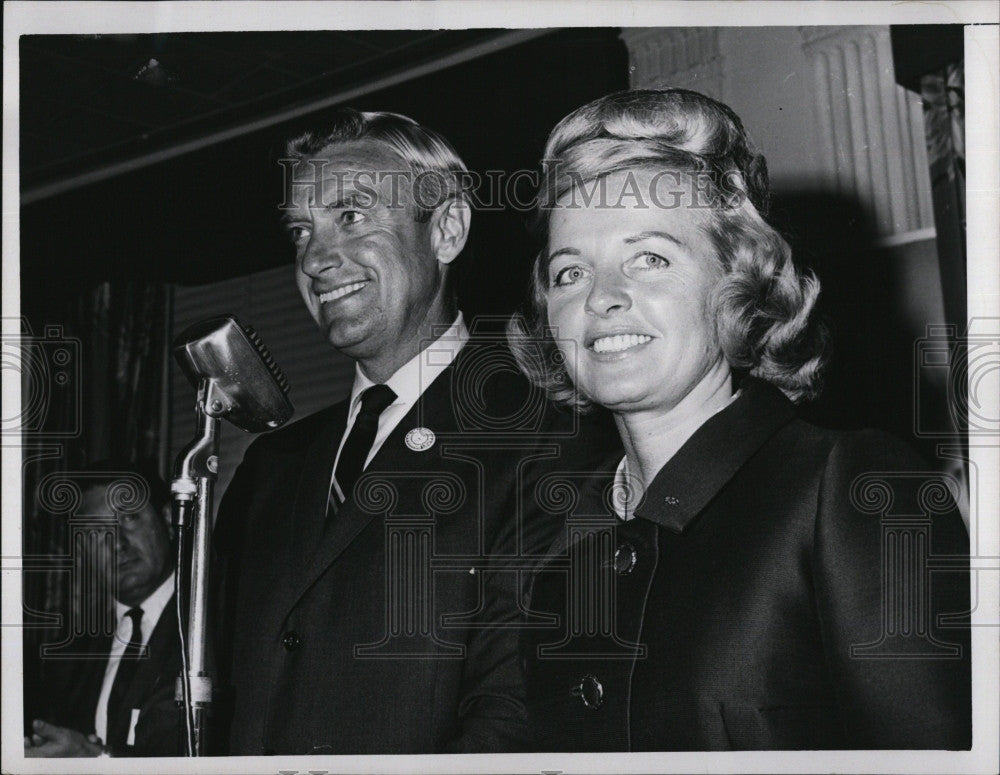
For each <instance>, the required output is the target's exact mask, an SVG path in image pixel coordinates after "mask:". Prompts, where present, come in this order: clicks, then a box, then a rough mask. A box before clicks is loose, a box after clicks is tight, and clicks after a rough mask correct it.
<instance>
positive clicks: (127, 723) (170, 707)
mask: <svg viewBox="0 0 1000 775" xmlns="http://www.w3.org/2000/svg"><path fill="white" fill-rule="evenodd" d="M71 478H72V477H71ZM78 486H80V488H81V491H82V492H81V498H80V502H79V505H78V507H77V509H76V515H75V516H77V517H78V518H79V517H80V516H85V517H86V521H87V522H88V525H87V527H86V528H84V529H79V530H78V532H77V533H76V535H75V536H74V540H75V541H79V542H81V543H82V544H83V546H84V550H83V551H84V553H83V554H81V555H79V559H80V560H81V561H82V562H84V563H86V564H87V565H89V569H90V570H91V571H93V573H94V574H95V576H96V578H97V579H98V582H97V583H96V584H94V585H92V586H91V587H90V588H89V589H85V590H82V592H83V595H84V599H83V600H81V607H82V609H83V610H84V611H85V613H84V614H83V617H85V618H84V620H83V621H81V622H79V623H78V624H82V625H87V624H88V623H89V624H96V623H99V622H101V621H102V620H103V621H104V622H110V621H111V617H110V616H105V614H106V613H108V614H109V613H111V612H110V611H107V609H105V608H104V606H106V605H108V604H112V605H113V606H114V612H113V621H114V632H113V633H108V632H102V631H101V630H102V629H103V628H102V627H91V626H80V627H76V628H74V629H77V630H80V631H82V632H83V633H84V635H83V636H82V637H75V638H71V639H70V640H68V641H67V642H66V643H64V644H54V645H53V646H52V647H48V648H46V653H45V654H43V656H42V659H43V669H44V674H45V675H44V680H43V683H42V685H43V687H44V697H43V704H44V705H46V709H45V711H44V712H43V713H42V714H41V715H42V716H43V718H36V719H34V720H33V722H32V725H31V733H30V735H29V736H27V737H25V741H24V754H25V756H26V757H66V756H80V757H84V756H175V755H177V754H178V753H180V747H179V741H180V738H179V736H178V733H179V724H178V721H179V715H178V714H179V711H178V710H177V708H176V706H175V704H174V682H175V679H176V678H177V676H178V675H179V674H180V671H181V660H180V641H179V639H178V630H177V616H176V610H175V597H174V557H173V552H172V549H171V542H172V527H171V521H170V501H169V490H168V489H167V487H166V485H165V484H164V483H163V482H162V480H160V479H159V477H158V476H157V475H156V474H155V473H152V472H148V471H143V472H139V471H137V470H136V468H135V467H134V466H131V465H129V464H123V463H120V462H115V461H105V462H102V463H98V464H95V465H94V466H92V467H91V468H90V469H89V470H88V471H87V472H86V473H85V474H83V475H81V476H80V477H78ZM146 493H148V497H146ZM111 536H113V537H114V538H113V544H112V540H111ZM112 545H113V547H114V549H113V551H111V550H110V549H111V547H112ZM87 571H88V569H87V568H83V569H82V570H81V572H80V573H78V574H77V575H81V577H86V576H87V575H88V573H87ZM105 589H107V590H110V591H111V593H112V595H113V598H114V600H113V601H111V600H109V601H108V602H107V603H106V602H105V601H104V600H103V595H101V597H102V599H100V600H93V599H89V598H90V597H92V596H93V595H94V594H97V595H100V593H101V591H102V590H105ZM88 593H90V594H89V595H88ZM95 614H96V615H95ZM88 631H89V632H88Z"/></svg>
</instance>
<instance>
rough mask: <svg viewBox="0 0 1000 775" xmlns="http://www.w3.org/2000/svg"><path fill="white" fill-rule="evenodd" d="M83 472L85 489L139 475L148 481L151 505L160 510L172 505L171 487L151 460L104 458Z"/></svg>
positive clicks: (88, 466) (82, 484)
mask: <svg viewBox="0 0 1000 775" xmlns="http://www.w3.org/2000/svg"><path fill="white" fill-rule="evenodd" d="M82 472H83V473H84V474H86V478H83V479H81V481H80V486H81V488H83V489H84V490H90V489H93V488H96V487H103V488H107V487H109V486H111V485H113V484H114V483H115V481H116V480H125V479H126V478H127V477H130V476H131V477H136V476H137V477H139V478H140V479H142V480H143V481H144V482H145V483H146V489H147V490H148V499H149V505H150V506H152V507H153V508H154V509H155V510H156V511H157V512H159V511H161V510H162V509H163V508H164V507H165V506H169V505H170V500H171V496H170V487H169V486H168V485H167V483H166V482H165V481H163V477H161V476H160V473H159V471H157V470H156V467H155V466H154V465H153V464H151V463H149V462H145V461H140V462H133V461H130V460H126V459H124V458H104V459H103V460H98V461H95V462H93V463H91V464H89V465H87V466H85V467H84V468H83V469H82ZM105 475H106V476H105ZM126 500H127V499H126Z"/></svg>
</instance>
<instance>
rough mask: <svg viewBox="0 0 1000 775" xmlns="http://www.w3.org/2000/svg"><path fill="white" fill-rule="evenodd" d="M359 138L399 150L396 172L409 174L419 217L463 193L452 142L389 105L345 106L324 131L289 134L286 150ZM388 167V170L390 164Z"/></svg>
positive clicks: (303, 152)
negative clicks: (371, 108) (371, 107)
mask: <svg viewBox="0 0 1000 775" xmlns="http://www.w3.org/2000/svg"><path fill="white" fill-rule="evenodd" d="M357 140H373V141H375V142H379V143H382V144H383V145H385V146H387V147H388V148H389V149H390V150H392V151H393V152H394V153H395V154H396V155H397V156H399V158H400V160H401V161H402V163H403V165H404V167H403V168H402V169H400V170H392V172H396V173H399V174H401V175H405V176H406V177H408V178H409V179H410V182H411V190H412V192H413V196H414V200H415V203H416V218H417V220H418V221H421V222H426V221H427V220H429V219H430V217H431V214H432V213H433V212H434V210H436V209H437V207H438V206H439V205H441V204H442V203H444V202H445V201H447V200H448V199H452V198H456V197H458V198H463V199H466V200H467V201H468V196H467V194H466V193H465V188H464V186H465V182H466V180H467V178H468V168H467V167H466V166H465V163H464V162H463V161H462V159H461V158H460V157H459V155H458V153H457V151H455V149H454V148H453V147H452V145H451V143H449V142H448V141H447V140H445V139H444V137H442V136H441V135H440V134H438V133H437V132H435V131H434V130H433V129H428V128H427V127H425V126H422V125H420V124H418V123H417V122H416V121H414V120H413V119H412V118H408V117H406V116H403V115H400V114H399V113H388V112H385V111H374V112H362V111H358V110H354V109H353V108H341V109H339V110H337V111H336V112H335V113H334V115H333V116H332V117H331V118H330V119H329V123H328V124H327V125H326V126H325V127H324V129H323V130H321V131H307V132H303V133H302V134H299V135H296V136H295V137H292V138H291V139H289V140H288V142H287V143H286V147H285V153H286V156H287V157H289V158H291V159H305V158H308V157H313V156H316V155H318V154H319V153H320V152H321V151H323V150H324V149H326V148H328V147H329V146H331V145H338V144H340V143H349V142H354V141H357ZM386 172H388V170H386Z"/></svg>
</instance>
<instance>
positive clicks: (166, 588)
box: [94, 573, 174, 740]
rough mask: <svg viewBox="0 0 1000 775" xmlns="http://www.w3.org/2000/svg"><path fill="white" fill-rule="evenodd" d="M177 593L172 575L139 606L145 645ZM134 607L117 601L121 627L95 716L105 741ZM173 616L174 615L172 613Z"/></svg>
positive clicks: (101, 736)
mask: <svg viewBox="0 0 1000 775" xmlns="http://www.w3.org/2000/svg"><path fill="white" fill-rule="evenodd" d="M173 594H174V574H173V573H171V574H170V576H169V577H167V579H166V581H164V582H163V583H162V584H160V586H158V587H157V588H156V591H155V592H153V594H151V595H150V596H149V597H147V598H146V599H145V600H143V601H142V602H141V603H140V604H139V608H141V609H142V622H141V624H140V625H139V626H140V628H141V629H142V645H143V646H146V645H147V644H148V643H149V636H150V635H152V634H153V630H154V629H156V623H157V622H158V621H160V615H161V614H163V609H164V608H166V607H167V603H169V602H170V598H171V597H172V596H173ZM133 607H134V606H130V605H125V604H124V603H119V602H118V601H117V600H116V601H115V613H116V614H117V616H118V628H117V629H116V630H115V635H114V637H113V638H112V639H111V656H110V657H109V659H108V666H107V667H106V668H105V670H104V683H102V684H101V694H100V697H99V698H98V700H97V715H96V716H95V717H94V731H95V732H96V733H97V736H98V737H99V738H101V740H107V736H108V699H109V698H110V697H111V687H112V685H114V682H115V676H116V675H118V665H119V664H120V663H121V661H122V654H124V653H125V647H126V646H128V642H129V640H131V639H132V619H131V618H130V617H129V616H127V614H128V612H129V611H131V610H132V608H133ZM169 614H170V612H168V615H169Z"/></svg>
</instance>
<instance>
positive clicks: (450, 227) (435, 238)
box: [430, 197, 472, 264]
mask: <svg viewBox="0 0 1000 775" xmlns="http://www.w3.org/2000/svg"><path fill="white" fill-rule="evenodd" d="M471 221H472V208H471V207H469V203H468V202H467V201H466V200H465V199H462V198H459V197H452V198H450V199H448V200H446V201H445V202H444V203H442V204H441V205H439V206H438V208H437V209H436V210H435V211H434V213H433V214H432V215H431V224H430V225H431V249H432V250H433V251H434V255H435V257H436V258H437V260H438V261H440V262H441V263H442V264H450V263H451V262H452V261H454V260H455V259H456V258H457V257H458V254H459V253H461V252H462V248H464V247H465V241H466V240H467V239H468V238H469V223H470V222H471Z"/></svg>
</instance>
